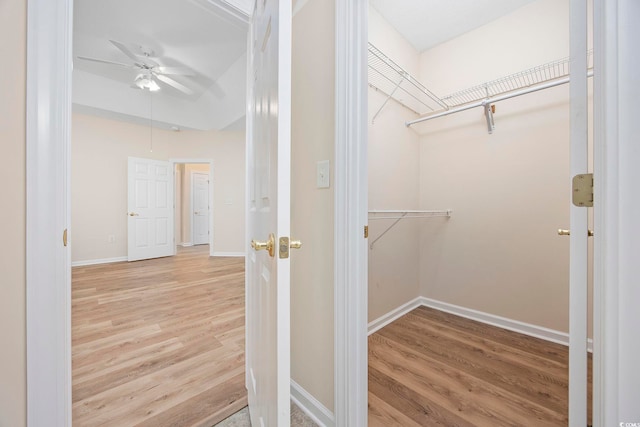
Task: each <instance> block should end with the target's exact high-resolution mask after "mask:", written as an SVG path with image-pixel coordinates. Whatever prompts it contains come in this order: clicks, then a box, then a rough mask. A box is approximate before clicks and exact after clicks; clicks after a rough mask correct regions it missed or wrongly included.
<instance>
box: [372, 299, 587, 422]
mask: <svg viewBox="0 0 640 427" xmlns="http://www.w3.org/2000/svg"><path fill="white" fill-rule="evenodd" d="M589 368H590V369H589V371H591V360H590V361H589ZM589 384H591V378H589ZM590 397H591V396H589V400H591V399H590ZM567 399H568V351H567V347H565V346H562V345H559V344H554V343H549V342H547V341H543V340H540V339H536V338H532V337H528V336H525V335H521V334H518V333H515V332H511V331H507V330H504V329H501V328H497V327H493V326H489V325H485V324H482V323H478V322H474V321H472V320H468V319H465V318H461V317H458V316H454V315H451V314H448V313H444V312H441V311H438V310H434V309H430V308H427V307H419V308H417V309H415V310H413V311H412V312H410V313H409V314H407V315H405V316H403V317H401V318H400V319H398V320H397V321H395V322H393V323H391V324H390V325H388V326H386V327H384V328H382V329H381V330H380V331H378V332H376V333H374V334H372V335H371V336H370V337H369V426H404V427H410V426H451V427H452V426H487V427H494V426H524V427H528V426H532V427H541V426H566V425H567V423H568V419H567V413H568V412H567V411H568V410H567V405H568V403H567ZM589 419H591V417H589Z"/></svg>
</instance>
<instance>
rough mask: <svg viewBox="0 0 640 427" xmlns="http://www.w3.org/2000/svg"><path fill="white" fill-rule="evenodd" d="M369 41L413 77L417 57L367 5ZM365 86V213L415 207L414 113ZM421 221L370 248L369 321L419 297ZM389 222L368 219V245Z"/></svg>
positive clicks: (408, 224) (407, 224)
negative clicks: (367, 192)
mask: <svg viewBox="0 0 640 427" xmlns="http://www.w3.org/2000/svg"><path fill="white" fill-rule="evenodd" d="M369 41H370V42H371V43H372V44H374V45H375V46H376V47H377V48H379V49H380V50H382V51H383V52H385V53H386V54H387V55H390V56H392V59H393V60H394V61H395V62H396V63H397V64H398V65H400V66H401V67H403V68H404V69H406V70H407V71H409V72H411V73H413V74H414V75H417V73H418V60H419V53H418V52H417V51H416V50H415V49H414V48H413V47H412V46H411V45H410V44H409V43H408V42H407V41H406V40H405V39H404V38H403V37H402V36H401V35H400V34H399V33H398V32H397V31H396V30H395V29H393V27H391V26H390V25H389V24H388V23H387V21H385V20H384V18H383V17H382V16H381V15H380V14H379V13H378V12H377V11H376V10H375V9H373V8H372V7H369ZM385 99H386V95H384V94H383V93H380V92H378V91H376V90H374V89H372V88H371V87H370V88H369V209H393V210H397V209H418V193H419V192H418V190H419V161H420V156H419V152H420V151H419V150H420V137H419V135H418V133H416V132H415V131H413V130H412V129H409V128H407V127H406V126H405V125H404V123H405V122H406V121H407V120H411V119H414V118H416V115H415V113H413V112H412V111H410V110H408V109H406V108H405V107H403V106H401V105H400V104H398V103H397V102H395V101H389V102H388V103H387V104H386V105H385V107H384V109H383V110H382V111H381V112H380V114H379V115H378V116H377V117H376V120H375V123H372V119H373V116H374V115H375V114H376V112H377V111H378V109H379V108H380V106H381V105H382V104H383V103H384V101H385ZM421 221H422V220H419V219H405V220H402V221H401V222H400V223H398V224H397V225H396V226H394V228H393V229H392V230H390V231H389V232H388V233H386V234H385V235H384V236H383V237H382V238H381V239H380V240H379V241H377V242H376V243H375V244H374V246H373V249H371V248H370V249H369V305H368V308H369V313H368V317H369V321H372V320H374V319H377V318H378V317H380V316H382V315H384V314H386V313H388V312H389V311H391V310H393V309H395V308H396V307H399V306H401V305H402V304H404V303H406V302H407V301H410V300H412V299H414V298H416V297H418V296H419V295H420V279H419V273H420V267H419V261H420V259H419V246H418V235H419V227H420V223H421ZM393 222H394V220H370V221H369V242H370V243H371V242H373V241H374V240H375V239H376V238H377V237H378V236H380V235H381V234H382V233H383V232H384V231H385V229H387V227H389V226H391V225H392V224H393Z"/></svg>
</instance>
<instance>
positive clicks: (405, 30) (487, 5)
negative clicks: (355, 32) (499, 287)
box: [369, 0, 534, 52]
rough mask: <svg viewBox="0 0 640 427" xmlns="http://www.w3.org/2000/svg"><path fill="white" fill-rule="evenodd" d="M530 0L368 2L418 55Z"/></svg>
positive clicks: (371, 0) (373, 0) (381, 0)
mask: <svg viewBox="0 0 640 427" xmlns="http://www.w3.org/2000/svg"><path fill="white" fill-rule="evenodd" d="M532 1H534V0H369V3H370V4H371V6H373V7H374V8H375V9H376V10H377V11H378V12H380V14H381V15H382V16H383V17H384V18H385V19H386V20H387V22H389V24H391V25H392V26H393V27H394V28H395V29H396V30H397V31H398V32H399V33H400V34H402V36H403V37H404V38H405V39H407V41H409V43H411V44H412V45H413V47H414V48H416V49H417V50H418V51H419V52H422V51H424V50H427V49H430V48H432V47H434V46H436V45H438V44H440V43H443V42H446V41H447V40H450V39H452V38H454V37H457V36H459V35H461V34H464V33H466V32H469V31H471V30H473V29H475V28H478V27H481V26H482V25H484V24H487V23H489V22H491V21H493V20H495V19H497V18H499V17H501V16H503V15H506V14H507V13H509V12H512V11H514V10H516V9H518V8H520V7H522V6H524V5H526V4H527V3H531V2H532Z"/></svg>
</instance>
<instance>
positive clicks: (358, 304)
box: [335, 0, 640, 427]
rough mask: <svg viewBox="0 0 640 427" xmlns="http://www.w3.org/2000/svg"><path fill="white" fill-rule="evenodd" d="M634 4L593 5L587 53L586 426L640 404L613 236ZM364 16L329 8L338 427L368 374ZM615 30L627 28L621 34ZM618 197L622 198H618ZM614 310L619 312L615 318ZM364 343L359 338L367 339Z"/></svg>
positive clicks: (617, 237) (629, 314)
mask: <svg viewBox="0 0 640 427" xmlns="http://www.w3.org/2000/svg"><path fill="white" fill-rule="evenodd" d="M633 2H634V0H594V50H595V51H596V52H602V55H597V53H596V56H595V64H596V69H597V70H601V73H599V74H598V73H597V72H596V75H595V77H594V85H595V90H594V101H593V105H594V111H595V119H594V156H595V165H594V172H595V193H596V198H597V202H596V204H595V208H594V218H595V227H594V228H595V230H596V233H597V238H596V239H595V240H594V309H593V311H594V312H593V322H594V362H593V376H594V383H593V387H594V389H593V410H594V414H593V423H594V424H593V425H594V426H602V427H604V426H607V425H614V424H616V425H617V424H618V422H619V421H629V420H620V419H619V416H620V415H623V414H625V413H629V414H630V413H632V411H638V409H637V406H636V405H635V403H634V398H635V399H636V400H637V399H638V397H640V396H639V395H640V392H638V391H637V383H638V380H639V379H640V373H639V372H640V370H638V368H637V367H635V366H634V365H633V362H631V359H632V358H633V356H632V355H633V354H637V353H638V352H640V344H639V343H638V340H637V338H634V335H633V332H632V331H633V328H634V326H633V325H635V324H636V323H637V319H636V318H635V317H636V316H634V314H633V313H634V312H637V307H636V308H635V309H633V308H632V306H633V303H632V302H631V301H637V300H638V299H637V298H621V297H623V296H624V295H627V296H628V295H634V296H636V295H638V293H639V292H638V291H637V290H634V283H637V282H638V280H639V279H640V268H639V267H637V266H635V265H634V262H633V256H634V255H633V253H634V252H633V248H632V247H631V246H630V245H628V246H623V245H622V244H621V243H623V240H624V239H621V237H623V236H635V237H636V238H637V237H638V236H640V224H639V223H638V222H637V221H636V222H635V223H634V222H633V221H632V219H631V215H628V216H627V217H626V218H625V219H626V221H624V227H625V228H624V231H625V232H624V233H622V232H621V229H620V227H619V226H620V225H621V223H622V221H621V219H620V218H621V217H620V213H621V212H622V208H623V206H625V201H626V206H628V205H629V203H630V202H631V200H632V196H631V193H632V190H631V189H633V188H634V187H633V182H634V172H633V171H632V170H628V169H627V170H619V168H618V162H619V160H620V159H621V157H620V154H619V153H622V152H624V154H625V157H624V158H625V159H626V160H627V161H628V162H629V164H633V163H632V161H633V160H635V162H636V164H637V163H638V162H640V153H638V152H637V151H636V152H635V153H634V152H632V151H633V149H632V147H633V141H634V138H637V134H638V132H635V133H634V132H633V130H634V129H632V128H633V117H634V115H633V114H632V113H631V111H634V112H635V117H637V115H638V114H640V97H638V96H636V97H635V98H634V97H633V96H624V95H625V94H626V93H628V92H629V91H630V90H632V88H633V87H634V86H633V85H632V81H631V77H630V76H631V74H632V71H631V70H632V69H634V68H635V69H637V65H638V59H637V56H632V55H630V54H631V46H633V43H634V40H637V39H638V38H640V29H639V28H638V26H635V25H631V24H630V22H631V18H629V17H637V16H636V15H634V14H631V13H629V12H630V11H635V12H638V6H637V4H635V5H634V3H633ZM347 3H348V4H347ZM634 7H635V9H634ZM367 15H368V1H367V0H353V1H352V2H340V1H337V2H336V147H335V148H336V163H335V164H336V171H335V173H336V199H335V202H336V208H335V209H336V218H335V220H336V226H335V227H336V230H335V231H336V236H340V238H341V239H343V240H346V242H344V243H341V242H340V239H336V247H335V256H336V258H335V266H336V279H335V286H336V288H335V298H336V306H335V328H336V329H335V331H336V333H335V348H336V349H335V353H336V355H335V420H336V425H337V426H344V425H349V426H358V427H359V426H362V427H364V426H366V420H367V418H366V411H367V398H366V397H367V371H366V368H365V369H363V368H362V366H357V364H356V363H354V359H357V360H360V363H361V364H363V365H364V366H365V367H366V366H367V361H366V350H367V343H366V339H364V340H363V339H362V337H360V336H358V335H357V333H358V331H361V330H362V326H361V323H360V322H361V321H362V320H361V317H360V316H361V314H362V313H366V309H367V307H366V306H367V298H366V295H367V293H366V287H367V283H366V278H367V275H366V271H361V270H360V267H361V266H362V265H363V264H364V265H365V266H366V258H365V257H366V253H365V254H363V253H362V251H361V249H360V244H361V241H362V236H361V234H360V233H359V232H360V224H359V223H358V222H357V219H359V218H361V217H360V216H359V214H361V210H362V203H364V201H366V196H363V195H366V193H367V182H366V173H365V174H364V175H362V172H363V171H364V172H366V168H367V162H366V146H365V147H363V145H366V143H364V144H363V141H364V140H366V129H364V130H363V129H362V126H363V124H364V123H365V122H366V114H365V115H363V112H364V113H366V102H365V103H364V105H363V104H362V103H361V102H362V99H365V101H366V93H365V94H362V93H360V91H361V90H362V87H363V81H364V83H366V79H367V77H366V74H365V75H363V74H362V72H363V70H364V71H366V69H367V62H366V60H367V59H366V56H365V55H364V53H366V46H367V40H368V35H367V19H366V16H367ZM618 21H624V22H626V23H627V24H628V25H626V26H624V27H619V26H618ZM625 49H626V51H625ZM618 52H623V53H626V54H627V56H631V57H632V58H628V59H627V61H628V63H627V65H628V66H629V65H632V63H633V61H635V63H633V64H634V65H636V67H631V66H629V67H628V68H629V69H627V70H626V72H625V73H620V72H619V71H620V70H619V68H618V67H619V65H618V64H619V58H618ZM621 76H622V78H621ZM624 77H626V78H627V79H626V80H624ZM621 84H622V86H620V85H621ZM620 101H622V103H621V104H622V105H621V106H619V105H620ZM622 106H624V107H625V108H627V109H628V117H630V118H631V119H630V120H629V121H628V122H625V123H622V124H621V123H620V122H619V121H618V118H619V117H618V108H622ZM348 107H351V108H348ZM636 127H637V126H636ZM621 130H624V131H626V133H625V134H624V138H621V135H619V131H621ZM634 135H636V136H634ZM631 158H632V159H633V160H631ZM635 181H636V182H637V179H635ZM621 188H627V189H628V191H627V192H626V193H622V192H621V191H619V189H621ZM347 196H350V197H347ZM363 198H364V199H363ZM635 206H637V202H636V205H635ZM365 224H366V222H365ZM636 246H637V244H636ZM345 264H346V265H345ZM623 272H625V273H627V274H626V276H625V277H624V278H625V279H626V280H625V281H621V280H620V274H621V273H623ZM358 295H360V298H358ZM363 296H364V297H363ZM621 306H624V307H625V308H626V309H627V310H626V311H621V310H620V308H621ZM346 307H349V310H348V311H347V309H346ZM349 316H351V317H349ZM365 331H366V329H365ZM361 333H363V332H361ZM364 335H365V337H366V332H364ZM348 337H350V338H352V339H353V341H352V342H351V343H350V342H348V341H347V340H346V339H347V338H348ZM625 347H626V348H627V349H629V350H634V351H631V352H629V353H628V355H627V356H626V358H625V361H626V363H625V364H624V365H621V366H619V360H618V358H619V356H620V355H619V354H618V353H619V351H620V350H621V349H624V348H625ZM363 355H364V361H363ZM619 368H623V369H624V370H620V369H619ZM630 374H633V375H630ZM627 378H629V379H627ZM634 380H635V382H634ZM634 384H635V386H634ZM634 387H635V388H634ZM621 396H625V400H624V402H621V401H619V399H618V397H621ZM636 413H637V412H636Z"/></svg>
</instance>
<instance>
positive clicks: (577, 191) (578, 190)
mask: <svg viewBox="0 0 640 427" xmlns="http://www.w3.org/2000/svg"><path fill="white" fill-rule="evenodd" d="M571 194H572V202H573V204H574V205H575V206H578V207H581V208H590V207H592V206H593V174H592V173H583V174H579V175H576V176H574V177H573V181H572V186H571Z"/></svg>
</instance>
